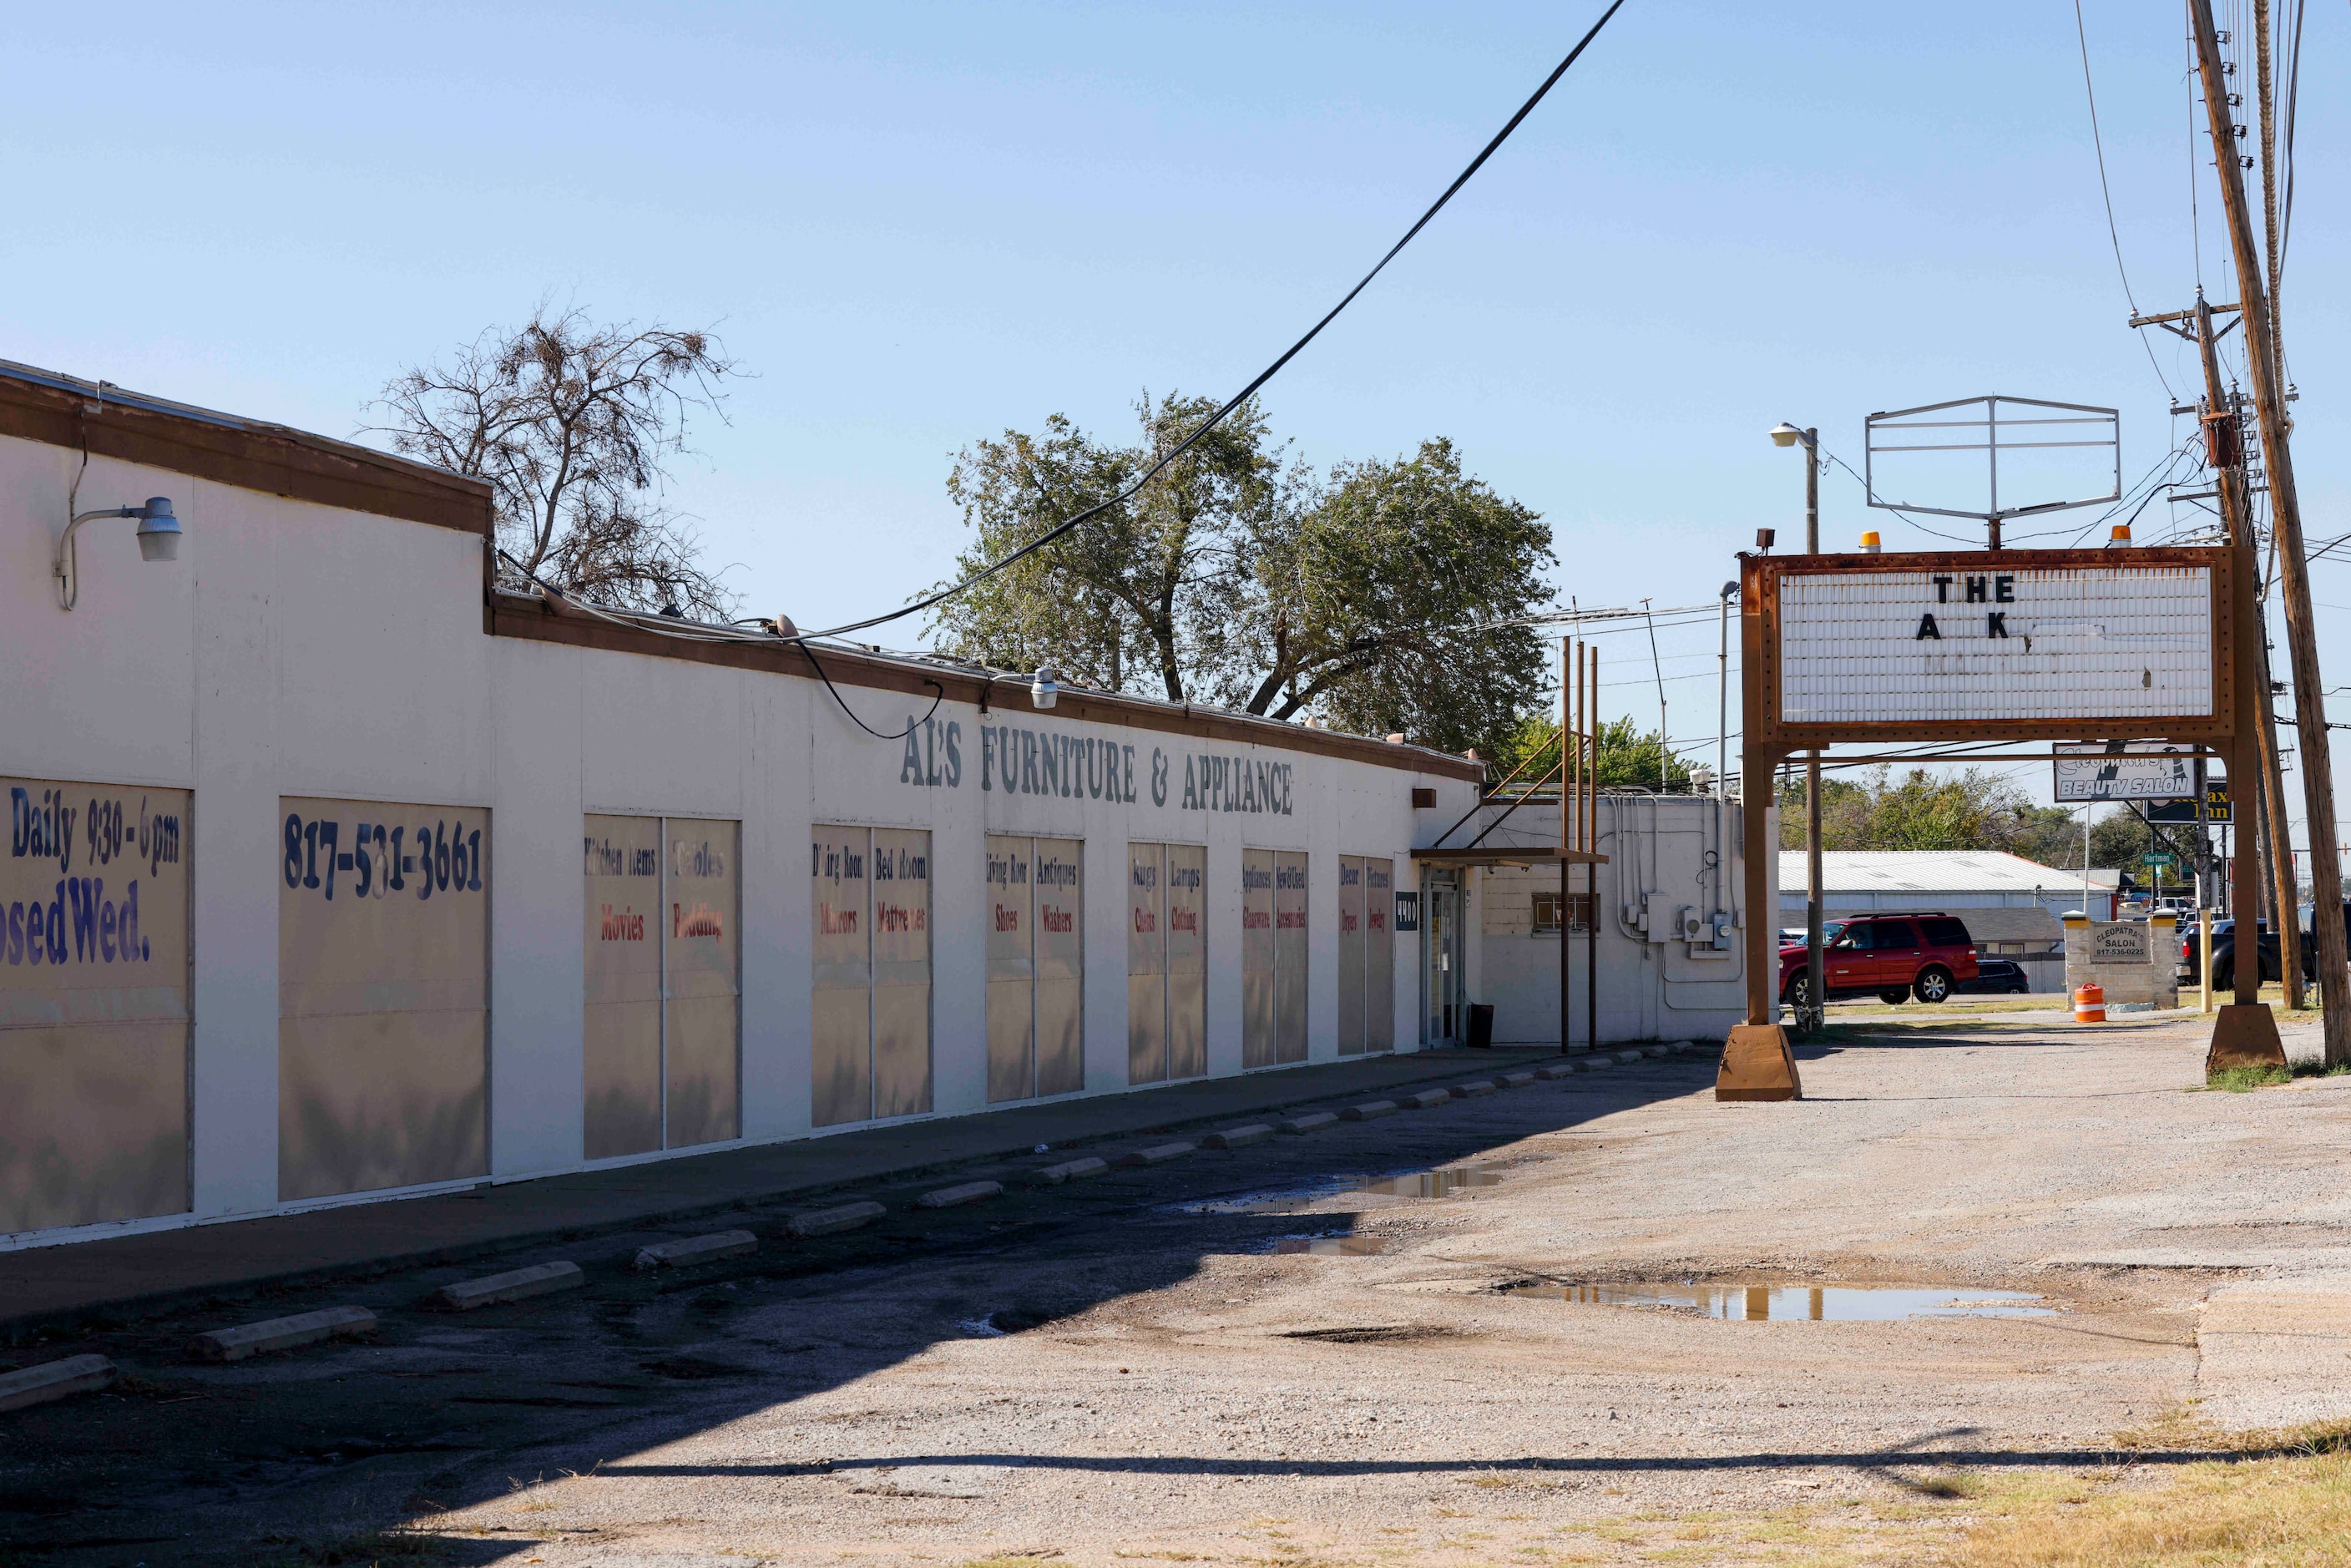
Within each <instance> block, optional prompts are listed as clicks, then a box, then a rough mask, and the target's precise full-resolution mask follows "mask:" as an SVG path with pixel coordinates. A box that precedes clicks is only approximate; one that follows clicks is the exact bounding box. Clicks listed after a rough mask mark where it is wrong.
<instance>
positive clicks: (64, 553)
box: [50, 482, 180, 610]
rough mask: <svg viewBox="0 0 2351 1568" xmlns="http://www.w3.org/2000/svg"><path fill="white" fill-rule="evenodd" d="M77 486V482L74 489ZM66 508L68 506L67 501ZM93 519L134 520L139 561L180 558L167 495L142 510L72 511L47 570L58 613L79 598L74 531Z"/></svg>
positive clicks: (155, 498)
mask: <svg viewBox="0 0 2351 1568" xmlns="http://www.w3.org/2000/svg"><path fill="white" fill-rule="evenodd" d="M78 487H79V486H78V482H77V486H76V488H77V489H78ZM70 505H71V502H70V501H68V507H70ZM94 517H136V518H138V519H139V559H141V560H177V559H180V519H179V518H178V517H173V516H172V497H169V496H150V497H147V504H146V505H145V506H143V507H104V508H102V509H100V510H99V511H95V512H76V513H74V514H73V516H72V519H71V520H70V521H69V522H68V523H67V524H66V532H65V537H64V538H61V539H59V540H58V541H57V560H56V562H55V563H54V564H53V565H52V566H51V567H50V571H51V573H52V575H54V576H55V577H56V578H57V607H58V608H59V609H61V610H71V609H72V608H73V607H74V603H75V601H77V600H78V599H79V598H80V597H81V562H80V558H79V557H78V555H77V554H76V553H75V550H74V530H76V529H77V528H80V527H81V526H82V525H83V524H84V523H87V522H89V521H90V520H91V519H92V518H94Z"/></svg>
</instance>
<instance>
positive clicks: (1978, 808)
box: [1779, 766, 2063, 852]
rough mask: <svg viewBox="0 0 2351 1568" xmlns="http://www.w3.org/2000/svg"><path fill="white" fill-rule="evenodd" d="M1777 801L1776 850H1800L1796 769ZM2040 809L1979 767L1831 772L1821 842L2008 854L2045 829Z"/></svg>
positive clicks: (1835, 846) (1825, 783)
mask: <svg viewBox="0 0 2351 1568" xmlns="http://www.w3.org/2000/svg"><path fill="white" fill-rule="evenodd" d="M1779 804H1780V844H1781V847H1782V848H1783V849H1792V850H1794V849H1802V848H1803V846H1804V785H1803V778H1802V773H1801V772H1800V771H1798V770H1795V769H1791V770H1790V772H1789V773H1788V774H1786V775H1783V776H1782V780H1781V783H1780V790H1779ZM2043 810H2044V808H2041V807H2036V806H2034V805H2033V804H2032V802H2031V801H2030V800H2028V799H2027V798H2026V796H2025V794H2024V791H2023V790H2022V789H2019V788H2018V787H2017V785H2016V784H2015V782H2014V781H2013V780H2011V779H2004V778H2002V777H2001V776H2000V775H1999V774H1997V773H1987V772H1985V771H1984V770H1982V769H1981V768H1969V769H1967V770H1966V771H1965V772H1962V773H1959V774H1956V775H1945V776H1941V777H1938V776H1937V775H1935V774H1932V773H1929V772H1928V770H1927V769H1925V768H1911V769H1910V770H1909V771H1907V773H1904V774H1901V775H1899V776H1898V777H1897V776H1896V775H1895V773H1894V772H1893V770H1892V769H1891V768H1886V767H1883V766H1881V767H1878V768H1873V769H1871V770H1870V771H1869V772H1868V773H1865V774H1864V775H1863V776H1862V777H1861V778H1860V779H1840V778H1837V777H1835V776H1834V775H1831V776H1829V777H1827V778H1824V779H1823V780H1822V784H1821V847H1822V848H1823V849H1827V850H2009V851H2011V852H2014V851H2015V849H2016V847H2017V845H2018V844H2019V843H2020V842H2021V841H2026V840H2027V838H2028V834H2029V833H2030V832H2032V831H2043V823H2042V819H2041V817H2040V816H2039V815H2038V814H2039V813H2041V812H2042V811H2043ZM2058 815H2060V816H2062V815H2063V813H2058Z"/></svg>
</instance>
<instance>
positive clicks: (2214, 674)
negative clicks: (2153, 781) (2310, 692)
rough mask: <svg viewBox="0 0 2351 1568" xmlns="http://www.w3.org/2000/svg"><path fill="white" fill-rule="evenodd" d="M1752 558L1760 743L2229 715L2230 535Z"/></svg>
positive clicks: (2219, 725)
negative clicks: (2213, 543) (2181, 540)
mask: <svg viewBox="0 0 2351 1568" xmlns="http://www.w3.org/2000/svg"><path fill="white" fill-rule="evenodd" d="M1746 564H1747V572H1746V576H1747V581H1746V583H1745V584H1744V589H1745V591H1746V593H1747V595H1748V597H1747V601H1746V602H1747V603H1748V604H1749V605H1750V607H1751V609H1750V615H1751V617H1752V618H1751V620H1750V624H1749V633H1750V638H1752V639H1754V643H1755V645H1753V646H1751V647H1750V648H1749V649H1748V651H1747V652H1748V654H1749V656H1750V658H1751V659H1753V660H1754V661H1755V664H1754V665H1753V666H1752V675H1751V676H1750V680H1751V682H1752V684H1751V685H1750V692H1751V694H1752V695H1753V696H1754V697H1756V698H1760V699H1761V700H1760V704H1758V703H1750V707H1749V712H1750V715H1751V716H1756V717H1758V718H1760V721H1761V722H1760V724H1759V725H1758V726H1757V727H1756V730H1755V732H1754V733H1753V734H1752V735H1751V737H1750V738H1751V739H1755V740H1760V741H1761V742H1763V743H1764V744H1767V745H1776V746H1783V747H1814V746H1827V745H1831V744H1834V743H1835V742H1839V741H1855V740H1892V741H1902V740H1908V741H1917V740H1935V741H1950V740H1990V739H2002V740H2041V739H2047V740H2081V739H2090V738H2095V739H2101V740H2103V739H2109V738H2118V737H2156V738H2162V739H2169V740H2183V741H2194V740H2212V739H2218V738H2220V737H2225V736H2227V735H2229V734H2230V733H2231V728H2232V721H2233V718H2234V714H2233V712H2232V706H2233V703H2232V687H2231V681H2232V680H2233V679H2234V664H2233V662H2232V660H2233V640H2232V636H2231V619H2232V618H2231V614H2230V603H2231V594H2232V593H2233V592H2234V591H2235V583H2234V576H2233V574H2234V570H2235V563H2234V560H2233V559H2232V556H2231V551H2229V550H2228V549H2223V548H2211V549H2134V550H2129V551H2126V552H2113V551H2106V550H2000V551H1985V550H1970V551H1966V552H1963V553H1959V552H1955V553H1950V554H1935V555H1923V554H1922V555H1856V556H1794V557H1779V558H1774V557H1769V556H1763V557H1750V559H1748V561H1747V563H1746ZM1759 633H1760V635H1758V634H1759ZM1758 677H1760V678H1758ZM1759 706H1760V710H1761V711H1760V713H1759V712H1758V708H1759Z"/></svg>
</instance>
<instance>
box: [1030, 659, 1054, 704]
mask: <svg viewBox="0 0 2351 1568" xmlns="http://www.w3.org/2000/svg"><path fill="white" fill-rule="evenodd" d="M1029 701H1030V702H1032V703H1034V704H1035V705H1036V706H1039V707H1040V708H1049V707H1051V706H1053V705H1054V704H1055V703H1057V702H1060V701H1061V675H1060V673H1059V672H1058V671H1056V670H1055V669H1054V668H1053V666H1052V665H1050V664H1048V665H1046V666H1045V667H1044V668H1043V669H1041V670H1040V671H1038V672H1037V679H1036V682H1035V684H1033V685H1030V686H1029Z"/></svg>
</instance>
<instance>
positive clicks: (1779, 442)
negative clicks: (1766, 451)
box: [1771, 419, 1804, 446]
mask: <svg viewBox="0 0 2351 1568" xmlns="http://www.w3.org/2000/svg"><path fill="white" fill-rule="evenodd" d="M1803 438H1804V433H1803V432H1802V431H1801V430H1798V429H1797V428H1796V427H1795V426H1794V425H1792V424H1790V423H1788V422H1787V421H1786V420H1784V419H1783V420H1782V421H1781V422H1780V423H1777V424H1775V425H1773V426H1772V427H1771V444H1772V445H1774V446H1793V445H1794V444H1796V443H1798V442H1799V441H1802V439H1803Z"/></svg>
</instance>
